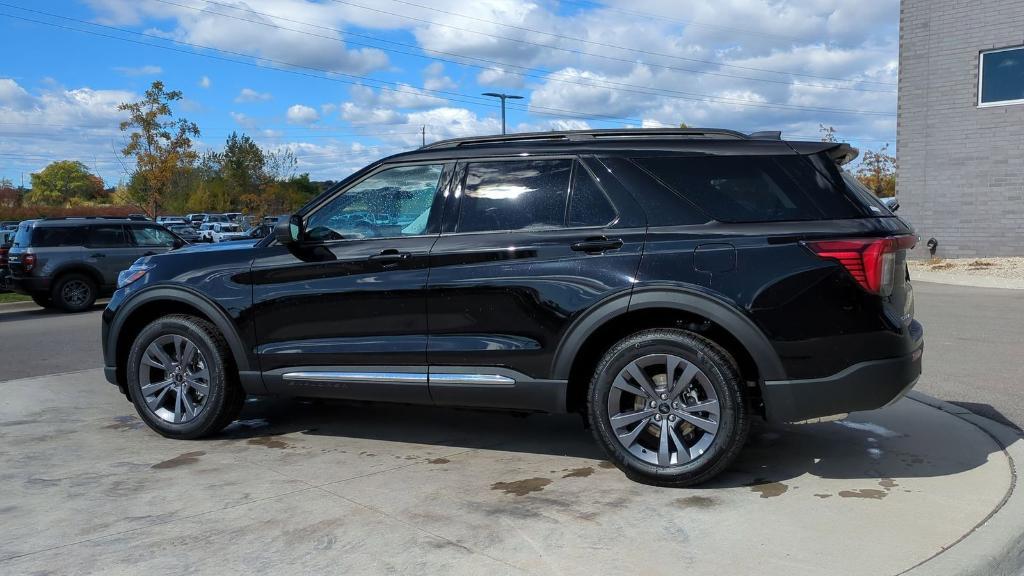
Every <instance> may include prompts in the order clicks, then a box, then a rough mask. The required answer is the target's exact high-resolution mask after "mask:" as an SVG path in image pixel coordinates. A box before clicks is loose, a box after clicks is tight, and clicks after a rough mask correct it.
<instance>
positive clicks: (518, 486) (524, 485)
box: [491, 478, 551, 496]
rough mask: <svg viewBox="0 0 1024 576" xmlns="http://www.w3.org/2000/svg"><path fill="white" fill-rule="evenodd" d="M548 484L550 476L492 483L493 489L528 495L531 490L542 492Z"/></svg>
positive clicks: (506, 492)
mask: <svg viewBox="0 0 1024 576" xmlns="http://www.w3.org/2000/svg"><path fill="white" fill-rule="evenodd" d="M548 484H551V479H550V478H527V479H526V480H516V481H515V482H495V483H494V484H491V490H502V491H503V492H505V494H515V495H516V496H526V495H527V494H529V493H530V492H540V491H541V490H543V489H544V487H545V486H547V485H548Z"/></svg>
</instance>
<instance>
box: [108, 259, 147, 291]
mask: <svg viewBox="0 0 1024 576" xmlns="http://www.w3.org/2000/svg"><path fill="white" fill-rule="evenodd" d="M152 269H153V266H152V265H150V264H132V266H131V268H129V269H127V270H121V272H120V273H119V274H118V275H117V289H118V290H120V289H121V288H124V287H125V286H127V285H129V284H131V283H132V282H135V281H136V280H138V279H139V278H142V277H143V276H145V275H146V273H147V272H149V271H150V270H152Z"/></svg>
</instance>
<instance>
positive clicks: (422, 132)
mask: <svg viewBox="0 0 1024 576" xmlns="http://www.w3.org/2000/svg"><path fill="white" fill-rule="evenodd" d="M420 139H421V140H422V141H423V144H422V145H423V146H426V145H427V125H426V124H424V125H423V126H420Z"/></svg>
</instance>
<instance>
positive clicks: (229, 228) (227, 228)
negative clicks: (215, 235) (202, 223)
mask: <svg viewBox="0 0 1024 576" xmlns="http://www.w3.org/2000/svg"><path fill="white" fill-rule="evenodd" d="M240 230H241V229H240V228H239V227H238V226H237V225H234V224H221V227H220V231H221V232H239V231H240Z"/></svg>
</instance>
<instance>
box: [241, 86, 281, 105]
mask: <svg viewBox="0 0 1024 576" xmlns="http://www.w3.org/2000/svg"><path fill="white" fill-rule="evenodd" d="M273 97H274V96H273V95H272V94H271V93H270V92H258V91H256V90H253V89H252V88H242V90H241V91H239V92H238V96H235V102H238V103H243V102H265V101H267V100H270V99H271V98H273Z"/></svg>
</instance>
